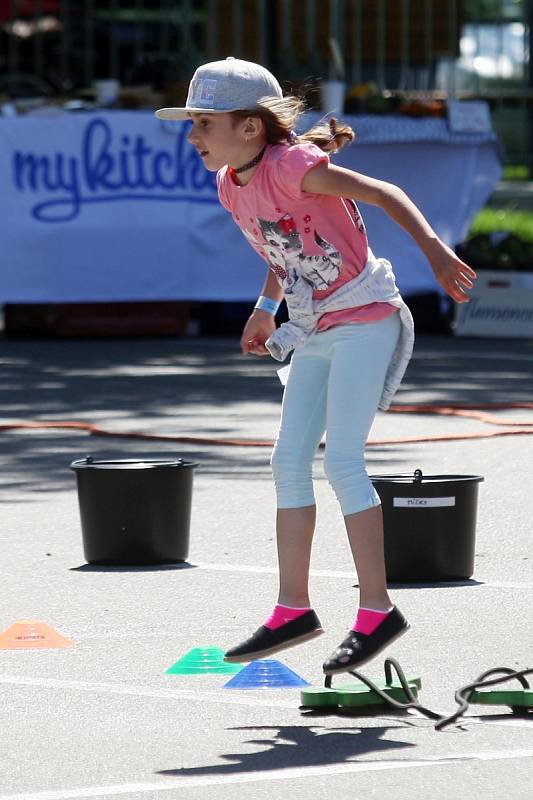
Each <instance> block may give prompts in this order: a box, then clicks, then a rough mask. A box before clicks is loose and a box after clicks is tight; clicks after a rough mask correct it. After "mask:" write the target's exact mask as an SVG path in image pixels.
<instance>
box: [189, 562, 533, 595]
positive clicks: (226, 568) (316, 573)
mask: <svg viewBox="0 0 533 800" xmlns="http://www.w3.org/2000/svg"><path fill="white" fill-rule="evenodd" d="M191 566H193V567H198V569H205V570H210V571H212V572H249V573H250V574H258V575H261V574H264V575H277V574H278V568H277V567H256V566H254V565H253V564H211V563H205V562H201V563H198V564H197V563H195V564H193V563H191ZM309 574H310V575H311V577H314V578H346V579H347V580H354V581H355V580H357V578H356V575H355V572H347V571H346V570H330V569H312V570H311V571H310V573H309ZM405 585H406V586H407V584H405ZM409 586H412V587H413V588H417V587H416V584H409ZM446 586H449V587H450V588H451V589H462V588H465V589H472V588H477V589H483V588H490V589H533V583H518V582H514V581H482V582H480V583H468V582H467V581H465V582H464V584H463V583H461V582H460V581H439V582H438V583H437V582H435V588H443V587H446ZM430 588H433V587H430Z"/></svg>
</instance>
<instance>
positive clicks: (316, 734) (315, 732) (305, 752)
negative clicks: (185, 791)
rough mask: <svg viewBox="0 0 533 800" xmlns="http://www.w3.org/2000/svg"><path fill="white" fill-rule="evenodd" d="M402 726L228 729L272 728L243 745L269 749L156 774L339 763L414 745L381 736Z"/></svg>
mask: <svg viewBox="0 0 533 800" xmlns="http://www.w3.org/2000/svg"><path fill="white" fill-rule="evenodd" d="M398 727H405V724H404V725H402V726H398V725H390V726H387V727H375V728H374V727H369V728H354V727H353V726H352V727H349V728H348V727H347V728H336V729H335V730H330V729H328V728H325V727H323V726H316V725H315V726H310V727H307V726H302V725H287V726H282V725H271V726H267V725H260V726H257V727H243V728H231V729H230V730H242V731H254V730H261V731H269V730H271V731H275V733H274V734H273V735H272V736H271V737H269V738H265V739H249V740H246V741H245V742H244V744H254V745H265V746H266V747H267V748H268V749H266V750H261V751H259V752H257V753H227V754H225V755H222V756H221V757H222V758H223V759H225V760H226V761H228V762H231V763H228V764H212V765H210V766H207V765H206V766H199V767H184V768H183V769H166V770H160V771H158V773H157V774H158V775H172V776H180V777H185V776H191V775H228V774H232V773H247V772H257V771H262V770H263V771H264V770H276V769H287V768H290V767H293V768H294V767H311V766H313V767H316V766H320V765H322V764H341V763H343V762H347V761H351V760H352V759H354V757H356V756H363V755H367V754H368V753H371V752H386V751H389V750H397V749H403V748H406V747H415V746H416V745H414V744H413V743H412V742H404V741H398V740H394V741H392V740H389V739H383V738H382V737H383V736H384V735H385V734H386V733H387V731H388V730H396V729H398Z"/></svg>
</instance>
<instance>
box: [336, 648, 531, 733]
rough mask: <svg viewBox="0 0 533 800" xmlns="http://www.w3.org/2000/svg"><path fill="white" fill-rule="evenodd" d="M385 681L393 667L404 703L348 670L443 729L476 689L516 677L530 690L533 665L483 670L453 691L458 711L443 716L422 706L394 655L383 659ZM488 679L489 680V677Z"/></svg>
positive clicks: (388, 699) (384, 697) (398, 707)
mask: <svg viewBox="0 0 533 800" xmlns="http://www.w3.org/2000/svg"><path fill="white" fill-rule="evenodd" d="M384 666H385V683H386V684H387V686H391V685H392V680H393V679H392V669H394V670H395V672H396V675H397V676H398V680H399V682H400V684H401V687H402V689H403V691H404V693H405V696H406V698H407V700H406V702H403V703H402V702H401V701H400V700H395V699H394V698H393V697H390V696H389V695H388V694H386V692H384V691H383V690H382V689H380V688H379V687H378V686H376V684H375V683H373V681H371V680H370V679H369V678H367V677H366V676H365V675H363V674H362V673H361V672H358V671H357V670H355V669H353V670H347V671H348V672H349V673H350V675H354V676H355V677H356V678H357V679H358V680H360V681H361V682H362V683H364V684H365V685H366V686H368V688H369V689H370V690H371V691H372V692H374V693H375V694H377V695H378V696H379V697H381V699H382V700H383V701H384V703H386V704H387V705H389V706H391V708H394V709H396V710H400V711H407V710H409V709H414V710H416V711H418V712H419V713H421V714H423V715H424V716H426V717H429V718H430V719H434V720H436V723H435V730H437V731H442V730H444V728H446V727H448V725H453V724H456V723H457V721H458V720H459V719H460V718H461V717H462V716H463V714H464V713H465V712H466V711H467V710H468V707H469V701H470V698H471V696H472V694H473V692H475V691H477V690H478V689H486V688H487V687H490V686H497V685H498V684H500V683H506V682H507V681H511V680H517V681H518V682H519V683H520V685H521V686H522V688H523V689H529V688H530V687H529V683H528V681H527V680H526V677H525V676H526V675H531V674H533V667H529V668H527V669H522V670H514V669H511V668H509V667H495V668H494V669H489V670H487V671H486V672H482V673H481V675H478V677H477V678H476V679H475V681H473V683H469V684H467V685H466V686H462V687H461V688H460V689H457V691H456V692H455V701H456V703H457V704H458V705H459V708H458V709H457V711H455V712H454V713H453V714H450V715H449V716H447V717H445V716H443V715H442V714H439V713H437V712H436V711H432V709H430V708H427V707H426V706H423V705H422V704H421V703H420V702H419V700H418V698H417V697H416V695H415V694H414V693H413V691H412V689H411V687H410V686H409V684H408V682H407V679H406V677H405V674H404V672H403V670H402V668H401V666H400V664H399V663H398V662H397V661H396V660H395V659H394V658H387V659H386V660H385V665H384ZM491 675H498V676H499V677H494V678H491V677H490V676H491ZM489 679H490V680H489ZM331 683H332V678H331V676H330V675H328V676H326V679H325V681H324V685H325V687H326V688H327V689H329V688H331ZM521 710H522V708H521V707H520V706H518V707H513V712H514V713H518V712H519V711H521Z"/></svg>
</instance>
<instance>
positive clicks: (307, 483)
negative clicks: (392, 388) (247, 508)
mask: <svg viewBox="0 0 533 800" xmlns="http://www.w3.org/2000/svg"><path fill="white" fill-rule="evenodd" d="M400 324H401V323H400V320H399V314H397V313H394V314H391V315H390V316H389V317H386V318H385V319H384V320H381V321H379V322H373V323H365V324H355V325H340V326H338V327H336V328H330V329H329V330H327V331H324V332H322V333H315V334H314V335H313V336H312V337H311V338H310V339H309V341H308V342H307V343H306V344H305V345H303V346H302V347H300V348H298V349H297V350H296V352H295V354H294V356H293V359H292V363H291V368H290V372H289V379H288V381H287V385H286V387H285V394H284V397H283V405H282V411H281V422H280V428H279V433H278V438H277V440H276V444H275V447H274V451H273V453H272V460H271V464H272V473H273V476H274V481H275V485H276V495H277V505H278V508H301V507H303V506H310V505H314V503H315V496H314V491H313V480H312V463H313V459H314V457H315V454H316V450H317V447H318V444H319V442H320V440H321V438H322V436H323V434H324V431H326V451H325V457H324V470H325V473H326V476H327V478H328V480H329V482H330V484H331V486H332V487H333V490H334V491H335V494H336V496H337V499H338V501H339V503H340V506H341V509H342V513H343V515H344V516H346V515H348V514H355V513H356V512H357V511H364V510H365V509H366V508H371V507H372V506H377V505H379V502H380V501H379V497H378V495H377V493H376V491H375V489H374V487H373V486H372V483H371V481H370V480H369V478H368V475H367V472H366V467H365V460H364V450H365V443H366V440H367V438H368V434H369V431H370V428H371V426H372V422H373V420H374V416H375V414H376V411H377V407H378V402H379V399H380V397H381V392H382V389H383V383H384V380H385V374H386V372H387V367H388V365H389V362H390V359H391V357H392V354H393V352H394V349H395V347H396V343H397V340H398V336H399V333H400Z"/></svg>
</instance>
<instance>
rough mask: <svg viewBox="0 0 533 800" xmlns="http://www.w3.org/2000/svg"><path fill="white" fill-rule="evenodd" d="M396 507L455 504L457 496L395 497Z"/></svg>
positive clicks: (430, 506)
mask: <svg viewBox="0 0 533 800" xmlns="http://www.w3.org/2000/svg"><path fill="white" fill-rule="evenodd" d="M392 505H393V506H394V507H395V508H438V507H442V506H454V505H455V497H393V498H392Z"/></svg>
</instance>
